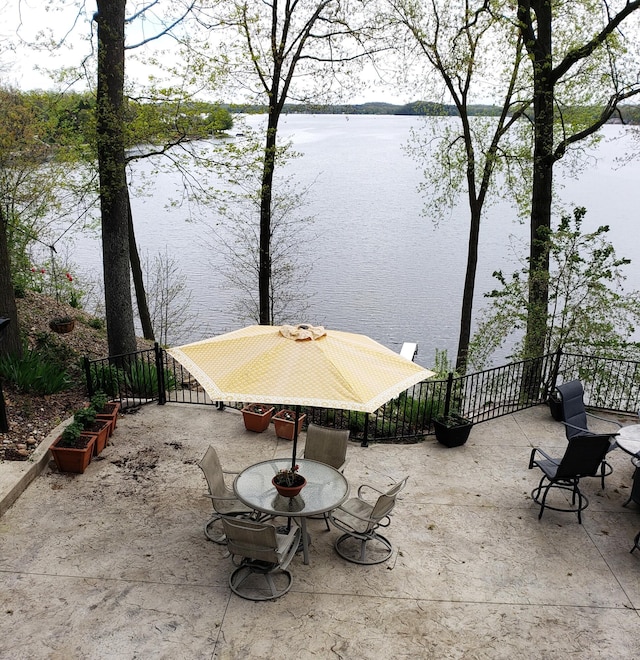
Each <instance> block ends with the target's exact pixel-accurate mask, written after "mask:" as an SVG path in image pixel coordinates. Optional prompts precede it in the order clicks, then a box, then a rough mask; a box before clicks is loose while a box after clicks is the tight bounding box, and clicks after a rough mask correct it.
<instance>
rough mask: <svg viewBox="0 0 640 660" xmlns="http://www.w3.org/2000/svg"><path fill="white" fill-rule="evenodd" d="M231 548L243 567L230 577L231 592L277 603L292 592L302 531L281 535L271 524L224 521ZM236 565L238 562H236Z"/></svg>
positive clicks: (294, 527)
mask: <svg viewBox="0 0 640 660" xmlns="http://www.w3.org/2000/svg"><path fill="white" fill-rule="evenodd" d="M222 525H223V528H224V533H225V535H226V537H227V547H228V549H229V552H230V554H231V558H232V560H234V558H235V557H241V560H240V564H239V565H238V567H237V568H236V569H235V570H234V571H233V573H231V575H230V576H229V586H230V587H231V591H233V593H235V594H237V595H238V596H240V597H241V598H246V599H248V600H275V599H276V598H279V597H280V596H282V595H284V594H286V593H287V591H289V589H290V588H291V583H292V582H293V578H292V577H291V573H290V572H289V571H288V570H287V567H288V566H289V563H290V562H291V560H292V559H293V556H294V555H295V553H296V550H297V549H298V544H299V542H300V528H299V527H298V526H297V525H295V524H294V525H293V526H292V527H291V529H290V530H289V531H288V533H287V534H279V533H278V530H276V528H275V527H274V526H273V525H271V524H269V523H260V522H256V521H254V520H246V519H241V518H227V517H226V516H223V517H222ZM234 563H235V560H234Z"/></svg>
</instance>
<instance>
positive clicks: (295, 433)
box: [291, 406, 300, 470]
mask: <svg viewBox="0 0 640 660" xmlns="http://www.w3.org/2000/svg"><path fill="white" fill-rule="evenodd" d="M299 418H300V406H296V415H295V418H294V420H293V425H294V426H293V456H292V457H291V469H292V470H295V467H296V454H297V452H298V419H299Z"/></svg>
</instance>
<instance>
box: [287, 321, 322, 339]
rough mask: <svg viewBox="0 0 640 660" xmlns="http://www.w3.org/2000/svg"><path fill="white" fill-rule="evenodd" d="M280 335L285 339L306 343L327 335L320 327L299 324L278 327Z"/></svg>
mask: <svg viewBox="0 0 640 660" xmlns="http://www.w3.org/2000/svg"><path fill="white" fill-rule="evenodd" d="M280 334H281V335H282V336H283V337H286V338H287V339H293V340H294V341H306V340H308V339H311V340H312V341H313V340H315V339H320V337H324V336H325V335H326V334H327V331H326V330H325V329H324V328H323V327H322V326H321V325H315V326H314V325H308V324H307V323H300V324H299V325H283V326H281V327H280Z"/></svg>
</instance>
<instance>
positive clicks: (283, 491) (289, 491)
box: [271, 474, 307, 497]
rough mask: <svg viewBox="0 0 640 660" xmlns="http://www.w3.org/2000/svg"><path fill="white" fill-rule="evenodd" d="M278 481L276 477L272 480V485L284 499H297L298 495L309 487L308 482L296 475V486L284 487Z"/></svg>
mask: <svg viewBox="0 0 640 660" xmlns="http://www.w3.org/2000/svg"><path fill="white" fill-rule="evenodd" d="M276 479H277V477H274V478H273V479H272V480H271V483H272V484H273V486H274V488H275V489H276V490H277V491H278V494H279V495H282V497H295V496H296V495H299V494H300V491H301V490H302V489H303V488H304V487H305V486H306V485H307V480H306V479H305V478H304V477H303V476H302V475H301V474H296V476H295V478H294V482H295V485H294V486H284V485H282V484H279V483H278V482H277V481H276Z"/></svg>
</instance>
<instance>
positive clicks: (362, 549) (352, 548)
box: [333, 534, 393, 564]
mask: <svg viewBox="0 0 640 660" xmlns="http://www.w3.org/2000/svg"><path fill="white" fill-rule="evenodd" d="M333 545H334V548H335V549H336V552H337V553H338V554H339V555H340V556H341V557H342V558H343V559H346V560H347V561H350V562H353V563H354V564H381V563H382V562H383V561H387V559H389V557H391V555H392V553H393V546H392V545H391V541H389V539H387V538H386V537H384V536H382V534H371V535H369V536H367V537H366V538H359V537H357V536H354V535H353V534H343V535H342V536H340V537H338V538H337V539H336V541H335V543H334V544H333Z"/></svg>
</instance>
